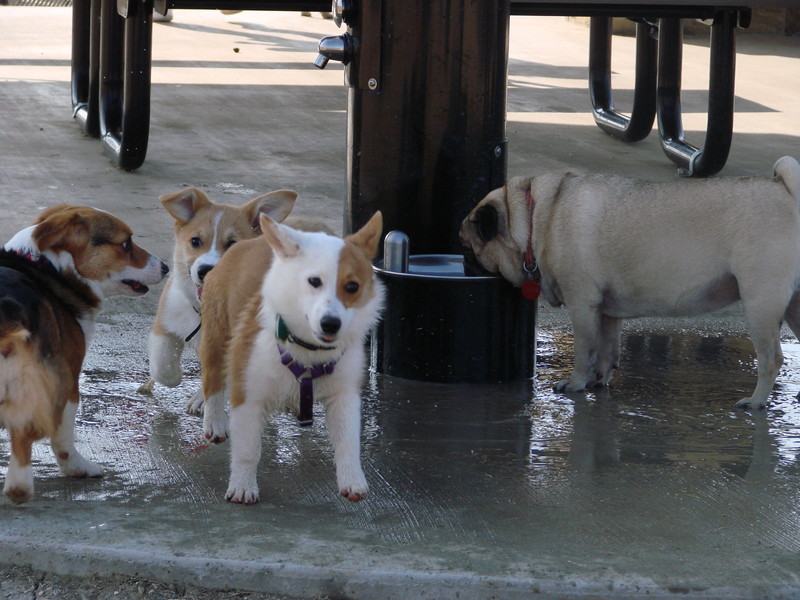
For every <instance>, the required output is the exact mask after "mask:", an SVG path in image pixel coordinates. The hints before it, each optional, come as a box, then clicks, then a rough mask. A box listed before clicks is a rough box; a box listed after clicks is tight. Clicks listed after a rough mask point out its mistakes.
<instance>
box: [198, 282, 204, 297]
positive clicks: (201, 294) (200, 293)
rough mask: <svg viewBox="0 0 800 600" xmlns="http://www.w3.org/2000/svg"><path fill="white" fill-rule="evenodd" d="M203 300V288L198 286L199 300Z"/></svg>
mask: <svg viewBox="0 0 800 600" xmlns="http://www.w3.org/2000/svg"><path fill="white" fill-rule="evenodd" d="M202 298H203V286H202V285H198V286H197V299H198V300H201V299H202Z"/></svg>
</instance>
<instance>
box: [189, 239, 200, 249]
mask: <svg viewBox="0 0 800 600" xmlns="http://www.w3.org/2000/svg"><path fill="white" fill-rule="evenodd" d="M189 243H190V244H192V248H199V247H200V246H202V245H203V240H201V239H200V238H199V237H193V238H192V239H191V241H190V242H189Z"/></svg>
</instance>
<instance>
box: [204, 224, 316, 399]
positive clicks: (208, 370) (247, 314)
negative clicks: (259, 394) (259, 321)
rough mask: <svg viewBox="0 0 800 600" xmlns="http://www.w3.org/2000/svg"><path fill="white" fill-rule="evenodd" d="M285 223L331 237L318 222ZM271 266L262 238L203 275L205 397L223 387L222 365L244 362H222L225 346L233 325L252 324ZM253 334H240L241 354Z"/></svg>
mask: <svg viewBox="0 0 800 600" xmlns="http://www.w3.org/2000/svg"><path fill="white" fill-rule="evenodd" d="M285 223H286V224H287V225H289V226H291V227H294V228H295V229H301V230H305V231H322V232H325V233H330V234H332V232H331V231H330V229H329V228H328V227H327V226H326V225H325V224H324V223H322V222H320V221H315V220H311V219H302V218H299V217H290V218H289V219H287V220H286V221H285ZM271 263H272V248H270V246H269V244H268V243H267V241H266V240H265V239H264V237H263V236H259V237H257V238H255V239H252V240H246V241H244V242H240V243H238V244H236V245H235V246H233V247H232V248H231V249H230V250H228V252H226V253H225V255H224V256H223V257H222V258H221V259H220V261H219V263H217V266H216V267H214V269H213V270H212V271H211V272H210V273H209V274H208V275H207V276H206V281H205V292H204V296H203V309H202V322H203V326H202V327H201V329H200V348H199V351H198V354H199V357H200V364H201V365H202V378H203V386H202V389H203V396H204V397H205V398H209V397H210V396H211V395H212V394H217V393H220V392H222V390H223V389H224V388H225V381H226V379H225V378H226V366H225V364H226V362H230V363H231V364H233V365H236V364H241V365H244V364H245V362H246V361H241V362H237V360H236V359H235V358H233V359H232V360H230V361H226V358H225V357H226V354H227V348H228V343H229V342H230V339H231V337H232V334H233V331H234V328H235V327H236V324H237V322H239V321H240V322H242V323H244V322H246V323H253V322H255V315H256V314H257V313H258V308H259V303H260V300H259V298H258V296H259V294H258V290H259V288H260V286H261V283H262V281H263V280H264V275H265V274H266V272H267V270H268V269H269V266H270V264H271ZM239 329H241V327H239ZM256 333H257V328H256V327H252V328H251V330H249V331H243V332H242V336H243V338H245V341H246V343H244V344H243V346H244V347H245V349H243V350H242V352H245V351H246V348H249V347H250V346H249V344H251V343H252V338H253V337H255V334H256ZM231 402H233V391H231Z"/></svg>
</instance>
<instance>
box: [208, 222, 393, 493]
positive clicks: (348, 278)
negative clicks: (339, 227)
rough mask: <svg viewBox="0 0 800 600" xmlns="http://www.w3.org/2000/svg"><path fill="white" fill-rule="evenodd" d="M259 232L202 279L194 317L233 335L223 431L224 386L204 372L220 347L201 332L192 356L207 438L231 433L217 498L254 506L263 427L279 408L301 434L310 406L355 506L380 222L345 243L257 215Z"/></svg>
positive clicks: (360, 483)
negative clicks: (316, 409) (319, 409)
mask: <svg viewBox="0 0 800 600" xmlns="http://www.w3.org/2000/svg"><path fill="white" fill-rule="evenodd" d="M261 228H262V230H263V239H262V240H252V241H250V242H246V243H244V244H243V247H242V248H240V249H238V250H239V251H238V252H237V254H236V255H231V256H226V257H225V259H224V260H223V261H221V262H220V264H219V265H218V266H217V268H216V269H214V271H212V273H210V274H209V277H208V279H207V282H206V289H207V294H206V296H205V298H204V301H203V318H204V319H207V318H209V319H211V320H213V321H215V322H216V321H219V322H222V321H227V322H228V326H229V327H230V328H232V331H233V333H232V335H231V337H230V340H229V343H228V344H227V350H226V355H227V356H226V357H225V371H226V372H227V384H228V389H229V392H230V403H231V417H230V423H229V424H228V419H227V418H226V415H225V407H224V392H225V386H224V382H223V381H222V380H221V373H220V370H219V368H216V369H215V368H214V365H213V364H212V363H213V362H215V361H216V362H217V363H219V359H218V358H215V357H218V353H217V352H218V351H216V352H215V350H214V346H215V345H216V346H218V345H219V344H217V343H213V342H212V343H209V340H210V337H209V336H210V335H211V334H212V332H211V331H209V332H206V331H203V332H202V333H201V335H202V336H203V339H202V340H201V349H200V361H201V369H202V372H203V391H204V392H205V394H206V399H207V400H206V407H205V411H204V418H203V421H204V430H205V433H206V437H208V438H209V439H210V440H212V441H215V442H220V441H223V440H225V439H226V438H227V437H228V430H229V429H230V437H231V477H230V483H229V487H228V491H227V493H226V498H227V499H228V500H230V501H231V502H235V503H242V504H253V503H255V502H258V498H259V493H258V485H257V483H256V468H257V466H258V461H259V459H260V456H261V431H262V427H263V418H264V417H265V416H269V415H270V414H274V413H276V412H278V411H280V410H286V409H288V410H290V411H292V412H294V413H295V414H297V415H298V418H299V419H300V421H301V424H303V425H308V424H310V422H311V419H312V418H313V411H312V403H313V402H314V401H317V402H320V403H321V404H322V406H323V407H324V408H325V415H326V424H327V428H328V435H329V437H330V440H331V444H332V446H333V450H334V462H335V465H336V475H337V483H338V487H339V491H340V493H341V494H342V495H343V496H345V497H346V498H348V499H349V500H351V501H354V502H355V501H358V500H361V499H362V498H364V497H365V496H366V494H367V482H366V479H365V477H364V473H363V471H362V468H361V458H360V431H361V394H360V392H361V386H362V382H363V377H364V371H365V367H366V364H365V355H364V340H365V337H366V335H367V333H368V332H369V330H370V329H371V328H372V326H373V325H374V324H375V322H376V321H377V319H378V315H379V312H380V309H381V306H382V302H383V289H382V287H381V285H380V283H379V282H378V281H377V280H376V278H375V276H374V273H373V270H372V259H373V258H374V256H375V254H376V251H377V247H378V242H379V240H380V237H381V228H382V219H381V215H380V213H376V215H375V216H373V218H372V219H371V220H370V221H369V222H368V223H367V224H366V225H365V226H364V227H363V228H362V229H360V230H359V231H358V232H356V233H354V234H352V235H350V236H348V237H346V238H345V239H341V238H339V237H335V236H332V235H329V234H326V233H322V232H308V231H300V230H298V229H293V228H290V227H287V226H285V225H279V224H277V223H275V222H274V221H273V220H272V219H270V218H269V217H266V216H262V217H261ZM245 244H246V245H245ZM253 252H257V253H260V255H261V256H260V257H254V256H252V253H253ZM248 254H251V256H250V258H249V259H248V258H247V255H248ZM229 259H230V260H229ZM234 259H238V260H234ZM231 290H237V292H235V293H232V292H231ZM247 290H254V292H255V293H246V291H247ZM240 291H241V292H243V293H240ZM225 329H226V328H225V327H223V328H222V331H221V332H220V333H219V335H222V336H224V334H225Z"/></svg>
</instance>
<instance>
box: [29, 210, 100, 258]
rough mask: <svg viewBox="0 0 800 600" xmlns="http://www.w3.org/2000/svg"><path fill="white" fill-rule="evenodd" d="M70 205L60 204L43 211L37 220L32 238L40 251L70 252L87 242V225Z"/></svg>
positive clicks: (83, 246) (72, 252) (84, 245)
mask: <svg viewBox="0 0 800 600" xmlns="http://www.w3.org/2000/svg"><path fill="white" fill-rule="evenodd" d="M71 208H72V207H70V206H66V205H60V206H57V207H53V208H51V209H48V210H46V211H45V212H43V213H42V214H41V215H40V216H39V219H38V220H37V225H36V228H35V229H34V230H33V234H32V238H33V241H34V242H35V243H36V247H37V248H39V250H40V251H41V252H44V251H45V250H53V251H54V252H58V251H60V250H66V251H68V252H69V253H70V254H74V253H75V251H77V250H79V249H81V248H85V247H86V245H87V244H88V243H89V226H88V224H87V223H86V221H85V220H84V218H83V216H81V214H80V213H78V212H77V211H73V210H69V209H71Z"/></svg>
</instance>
